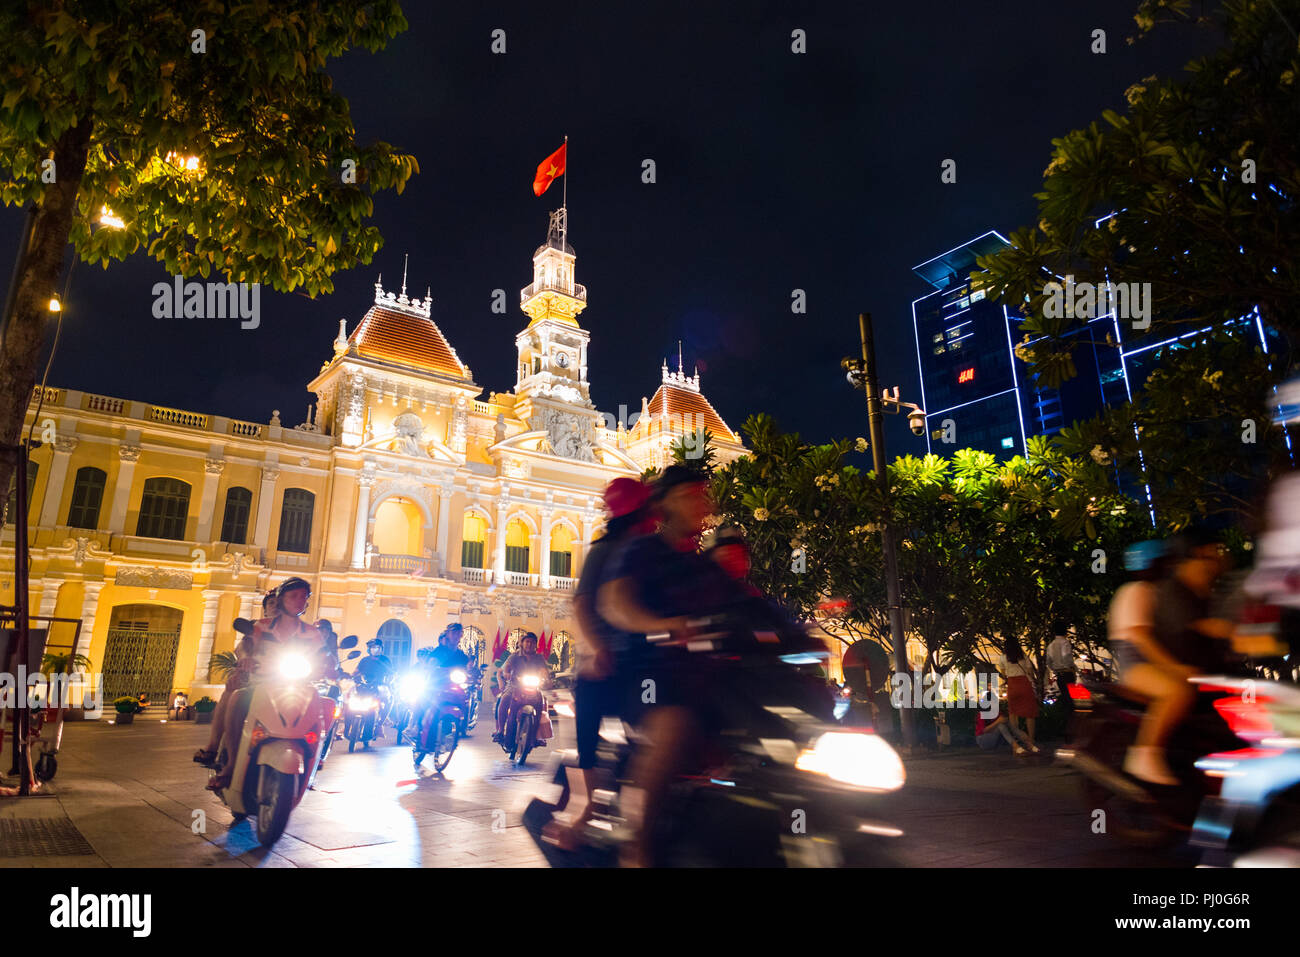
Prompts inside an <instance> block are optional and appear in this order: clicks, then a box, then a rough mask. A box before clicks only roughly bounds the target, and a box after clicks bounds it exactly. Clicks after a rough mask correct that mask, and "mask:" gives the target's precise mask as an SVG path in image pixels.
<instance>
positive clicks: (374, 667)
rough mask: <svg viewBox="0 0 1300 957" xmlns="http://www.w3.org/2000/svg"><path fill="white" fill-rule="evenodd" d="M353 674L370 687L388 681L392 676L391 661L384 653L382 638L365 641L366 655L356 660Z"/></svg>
mask: <svg viewBox="0 0 1300 957" xmlns="http://www.w3.org/2000/svg"><path fill="white" fill-rule="evenodd" d="M353 674H354V675H355V676H356V677H358V678H360V679H361V680H362V681H364V682H365V683H366V684H368V685H370V686H371V687H372V688H377V687H378V686H379V685H382V684H387V683H388V682H389V680H390V679H391V678H392V676H393V663H392V661H390V660H389V658H388V655H386V654H384V642H383V639H381V638H371V639H370V640H369V641H367V642H366V656H365V657H364V658H362V659H361V660H360V661H358V662H357V667H356V671H355V672H353Z"/></svg>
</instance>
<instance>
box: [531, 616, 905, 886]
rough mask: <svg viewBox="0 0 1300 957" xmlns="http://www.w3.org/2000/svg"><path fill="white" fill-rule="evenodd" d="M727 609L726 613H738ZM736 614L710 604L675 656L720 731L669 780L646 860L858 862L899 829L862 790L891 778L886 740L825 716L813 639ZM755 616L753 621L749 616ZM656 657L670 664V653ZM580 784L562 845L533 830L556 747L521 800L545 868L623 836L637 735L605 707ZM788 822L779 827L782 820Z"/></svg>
mask: <svg viewBox="0 0 1300 957" xmlns="http://www.w3.org/2000/svg"><path fill="white" fill-rule="evenodd" d="M737 619H738V620H737ZM751 620H752V619H751V618H750V616H749V615H739V616H734V617H733V616H723V617H722V618H721V619H719V620H714V621H712V622H710V623H709V624H708V626H707V627H709V628H710V629H712V630H710V631H709V632H708V633H705V634H701V635H698V636H697V637H695V638H692V639H691V640H690V641H689V642H688V643H686V645H685V647H684V648H683V649H682V650H681V652H680V654H679V655H678V659H677V662H678V663H677V665H676V667H679V668H682V669H688V670H689V671H691V672H693V673H694V675H695V676H696V681H697V682H698V681H699V676H703V677H704V679H705V681H704V683H703V684H697V686H698V687H708V688H713V689H717V692H716V693H713V694H710V695H708V696H707V700H705V701H702V709H707V711H708V712H709V713H710V714H711V716H712V717H711V723H712V724H714V725H715V726H716V727H717V728H720V729H725V733H721V734H711V735H709V736H708V737H707V740H706V742H705V747H704V749H703V750H704V753H703V754H701V755H700V757H699V759H698V760H697V761H696V763H694V764H693V765H692V766H691V767H689V768H687V769H686V771H685V772H684V773H682V774H680V775H679V776H678V777H677V778H676V779H675V780H674V781H673V783H672V785H671V787H670V788H669V791H668V793H667V795H666V798H665V801H666V803H665V805H664V807H663V808H662V810H661V813H660V814H659V816H658V825H657V827H656V830H655V833H654V834H652V835H651V846H652V857H653V863H654V865H655V866H660V867H681V866H728V867H773V866H775V867H798V866H827V865H839V864H863V863H871V862H873V861H874V860H875V858H876V855H877V854H878V853H879V851H880V849H881V842H882V840H884V839H888V838H893V837H898V836H901V835H902V831H901V830H899V829H898V828H896V827H893V826H891V825H890V824H888V823H887V822H885V821H883V820H880V819H879V818H877V817H876V816H875V815H874V814H873V803H874V802H877V801H878V799H879V798H880V797H881V796H883V795H886V794H888V793H890V792H896V791H898V790H899V789H900V788H902V787H903V784H904V782H905V779H906V774H905V771H904V768H903V763H902V761H901V759H900V758H899V756H898V754H897V752H895V751H894V749H893V748H892V747H891V746H890V745H889V743H888V742H887V741H885V740H884V739H883V738H882V737H880V736H879V735H877V734H875V733H874V732H873V731H872V730H871V729H870V728H848V727H845V726H843V725H840V724H837V723H836V722H835V719H834V714H833V711H834V701H833V699H832V697H831V696H830V694H829V692H827V690H826V684H825V680H824V679H823V678H820V677H818V676H817V675H816V674H814V673H812V672H811V669H812V668H814V667H815V666H816V665H818V664H819V663H822V662H824V661H825V659H826V658H827V652H826V649H825V646H824V645H822V644H821V643H820V642H817V641H815V639H812V638H810V637H809V636H807V635H806V633H804V632H803V631H802V629H799V628H797V627H794V626H786V627H782V628H781V629H778V630H767V629H766V628H764V629H762V630H756V629H755V628H754V627H753V625H752V624H750V623H749V622H750V621H751ZM760 621H761V622H762V623H763V624H766V621H765V620H763V619H760ZM667 667H673V665H671V664H670V665H669V666H667ZM601 740H602V744H601V747H600V749H599V750H598V764H597V770H596V774H597V777H598V779H599V783H597V784H596V786H595V787H594V788H593V791H592V793H591V798H590V799H591V801H592V810H593V814H592V816H591V818H590V820H589V821H588V822H587V823H586V824H585V826H584V827H583V828H582V829H581V831H580V832H579V834H578V836H577V846H576V848H575V849H574V850H565V849H561V848H560V847H558V846H556V845H555V844H553V843H552V842H551V841H549V840H547V839H546V838H545V837H544V836H543V831H544V829H545V827H546V825H547V824H548V823H549V822H551V821H552V820H553V819H554V815H555V814H556V813H557V812H558V811H560V810H562V809H563V808H564V807H565V806H566V805H567V803H568V800H569V792H570V783H569V782H570V780H571V779H572V780H574V781H575V782H576V781H577V780H579V775H580V774H581V772H579V771H577V770H576V763H577V761H576V754H575V753H573V752H566V753H565V754H564V755H563V756H562V759H561V762H560V767H559V769H558V772H557V776H556V779H555V783H556V784H559V785H560V799H559V801H558V802H556V803H549V802H546V801H543V800H542V799H540V798H538V799H534V800H533V801H532V803H531V804H529V806H528V808H527V810H525V812H524V826H525V828H526V829H527V830H528V831H529V833H530V834H531V835H532V837H533V840H534V841H535V842H536V844H537V846H538V848H539V849H540V850H541V852H542V853H543V854H544V855H545V856H546V857H547V859H548V861H549V862H550V863H551V865H552V866H553V867H566V866H567V867H573V866H595V867H607V866H612V865H614V864H616V863H617V860H618V848H619V845H620V844H621V843H622V842H623V841H624V840H626V839H627V838H628V837H629V828H628V822H627V817H626V812H625V811H624V809H623V808H622V807H621V802H622V801H623V800H624V798H623V792H622V787H623V784H624V782H625V781H626V779H627V769H628V767H629V764H630V762H631V760H632V757H633V755H634V754H635V752H636V750H637V748H638V747H639V746H640V745H641V741H642V739H640V738H639V736H638V735H637V733H636V732H635V731H634V730H633V729H632V728H630V727H629V726H628V725H626V724H624V723H623V722H621V721H617V720H615V719H612V718H607V719H606V720H605V722H604V724H603V726H602V730H601ZM792 821H795V822H798V823H799V825H800V826H799V827H797V828H796V827H792V824H791V822H792Z"/></svg>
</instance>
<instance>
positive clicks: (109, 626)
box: [0, 212, 744, 700]
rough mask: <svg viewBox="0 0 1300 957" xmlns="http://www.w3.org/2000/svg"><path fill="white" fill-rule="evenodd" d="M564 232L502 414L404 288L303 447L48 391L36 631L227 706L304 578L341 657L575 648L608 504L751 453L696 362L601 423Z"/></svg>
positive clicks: (382, 298) (200, 420)
mask: <svg viewBox="0 0 1300 957" xmlns="http://www.w3.org/2000/svg"><path fill="white" fill-rule="evenodd" d="M562 216H563V213H562V212H561V213H556V214H552V220H551V229H550V231H549V235H548V239H547V242H546V243H545V244H543V245H542V246H541V247H539V248H538V250H537V251H536V252H535V253H534V256H533V277H532V282H531V283H530V284H529V285H528V286H526V287H524V289H523V290H522V292H521V297H520V303H521V308H522V310H523V312H524V313H525V315H526V317H527V320H528V321H527V325H526V327H525V328H524V329H523V330H522V331H520V332H519V333H518V335H517V336H516V342H515V346H516V354H517V363H516V385H515V387H514V389H513V390H512V391H510V392H508V393H500V394H498V393H493V394H491V395H490V396H489V397H488V398H487V399H486V400H484V399H482V398H481V394H482V389H481V387H480V386H478V385H477V384H476V383H475V382H474V379H473V375H472V373H471V371H470V370H469V369H468V368H467V367H466V366H465V365H464V364H463V363H462V362H461V361H460V359H459V357H458V356H457V354H456V351H455V349H454V348H452V346H451V344H450V342H449V341H448V340H447V338H446V337H445V336H444V335H443V331H442V329H441V328H440V327H439V326H438V324H437V323H436V322H435V321H434V320H433V317H432V300H431V298H430V297H429V296H428V295H426V296H425V297H424V299H422V300H417V299H413V298H408V297H407V295H406V289H405V282H403V287H402V290H401V292H400V293H398V294H394V293H392V292H386V291H385V290H384V289H383V287H382V285H381V284H380V283H376V285H375V299H374V303H373V304H372V305H371V306H370V308H369V309H368V311H367V312H366V313H365V315H364V316H363V317H362V318H361V320H360V321H359V322H358V323H357V324H356V325H355V327H354V328H353V329H352V330H351V332H350V333H349V331H348V329H347V323H346V320H344V321H341V322H340V324H339V329H338V335H337V338H336V339H335V340H334V343H333V355H332V356H331V357H330V358H329V359H328V361H326V362H325V363H324V364H323V365H322V367H321V370H320V372H319V374H318V375H317V376H316V378H315V379H314V380H313V381H312V382H311V383H309V384H308V389H309V390H310V391H311V392H313V393H314V394H315V395H316V397H317V402H316V404H315V405H314V407H313V409H312V410H311V411H310V412H309V415H308V421H307V422H305V423H303V424H301V425H298V426H296V427H287V426H285V425H283V424H282V423H281V422H280V420H279V413H278V412H277V413H276V414H275V416H274V417H273V418H272V420H271V421H270V423H269V424H261V423H255V422H244V421H239V420H235V419H230V418H225V417H222V416H220V415H215V414H209V413H201V412H187V411H183V410H178V409H173V408H168V407H164V406H158V405H151V404H149V403H148V402H144V401H136V400H131V399H120V398H112V397H108V396H100V395H93V394H89V393H84V392H78V391H75V390H72V389H64V388H47V389H45V390H44V392H43V393H42V392H41V391H40V390H38V392H37V394H36V395H34V396H33V399H32V404H31V407H30V410H29V416H28V423H29V424H31V423H35V426H36V433H37V434H38V435H42V436H43V439H44V441H43V444H42V445H41V447H40V448H39V449H37V450H36V451H35V452H34V453H33V455H32V458H31V466H30V467H29V472H34V473H35V474H34V476H29V485H30V487H31V494H30V499H29V505H30V507H29V523H30V530H29V531H30V541H31V574H30V582H31V595H30V602H31V606H30V607H31V608H32V611H33V613H35V614H38V615H50V616H56V617H66V618H72V619H80V620H81V622H82V632H81V638H80V641H79V643H78V647H77V649H76V650H77V651H78V652H80V653H82V654H86V655H88V656H89V658H90V660H91V662H92V668H91V670H92V672H95V673H102V674H103V675H104V679H103V680H104V691H105V693H106V695H108V696H110V697H111V696H114V695H117V694H136V693H139V692H140V691H148V692H149V693H150V694H151V696H154V695H158V696H162V695H166V694H167V693H169V692H170V691H173V690H186V691H188V692H189V693H190V695H191V700H193V699H194V698H196V697H198V696H199V695H202V694H209V695H212V696H213V697H216V696H218V695H219V694H220V689H219V688H218V687H216V686H215V685H213V684H212V683H211V682H210V681H209V675H208V665H209V661H210V659H211V656H212V655H213V654H214V653H216V652H220V651H229V650H231V649H232V648H233V646H234V643H235V640H236V638H237V635H236V633H235V632H234V630H233V628H232V623H233V621H234V619H235V618H238V617H244V618H254V617H257V614H258V612H259V609H260V602H261V597H262V595H263V594H264V593H265V592H266V591H267V590H268V589H269V588H271V587H273V586H275V585H277V584H278V583H279V582H281V581H283V580H284V579H285V578H287V577H289V576H291V575H297V576H301V577H303V578H306V579H307V580H308V581H309V582H310V583H311V584H312V588H313V595H312V604H311V605H310V606H309V608H308V612H307V616H308V617H310V618H325V619H328V620H329V621H330V622H331V623H332V624H333V625H334V628H335V630H336V631H337V632H338V634H339V635H340V636H343V635H348V634H356V635H358V636H360V637H361V638H362V640H363V641H364V640H365V639H366V638H368V637H370V636H372V635H375V634H379V635H381V637H384V638H385V639H386V641H387V642H388V645H389V651H390V654H393V655H394V657H397V658H399V659H400V658H403V657H405V656H407V655H409V654H410V653H411V652H412V651H413V649H414V648H418V647H421V646H425V645H430V644H432V643H433V642H434V640H435V638H436V636H437V634H438V633H439V632H440V631H441V630H442V629H443V628H444V627H445V626H446V625H447V624H448V623H449V622H452V621H459V622H461V623H462V624H463V625H465V627H466V629H467V632H469V633H470V634H471V635H481V636H482V637H483V638H484V639H485V640H486V643H487V644H488V645H489V646H490V644H491V641H492V639H493V636H494V635H495V634H496V633H497V632H498V630H499V631H500V632H501V633H502V634H507V633H510V632H514V631H516V630H518V629H523V630H529V631H534V632H538V633H540V632H541V631H543V630H545V631H546V632H548V633H556V634H558V635H560V643H561V645H563V643H564V641H565V639H566V638H567V637H568V636H572V635H574V634H575V631H576V627H575V624H574V621H573V612H572V607H571V602H570V598H571V593H572V590H573V587H574V584H575V582H576V579H577V576H578V575H579V574H580V572H581V568H582V562H583V557H584V555H585V552H586V549H587V547H588V545H589V543H590V542H591V541H592V540H593V538H594V537H596V536H597V534H598V532H599V529H600V526H601V524H602V521H603V519H602V512H601V492H602V490H603V489H604V487H605V486H606V485H607V484H608V483H609V481H610V480H612V479H614V478H616V477H618V476H628V475H637V474H639V473H640V472H641V471H643V470H644V469H645V468H647V467H650V466H656V467H658V466H662V465H663V464H664V463H665V462H666V461H668V459H669V452H668V449H669V446H670V444H671V443H673V442H676V441H680V440H682V439H683V438H685V440H686V441H687V442H688V443H690V442H691V441H693V439H694V437H696V436H698V434H699V432H700V431H701V430H703V429H706V428H707V429H708V430H709V431H710V432H711V433H712V434H713V436H714V446H715V448H716V450H717V452H718V458H719V460H720V461H722V462H725V461H729V460H731V459H733V458H735V457H736V456H738V455H741V454H743V453H744V448H743V446H742V445H741V443H740V439H739V437H738V436H737V435H736V434H735V433H733V432H732V431H731V430H730V429H729V428H728V427H727V426H726V424H725V423H724V422H723V421H722V419H721V418H720V417H719V416H718V415H717V413H716V411H714V409H713V407H712V406H711V405H710V404H709V403H708V401H707V399H705V398H704V396H703V395H702V394H701V392H700V387H699V376H698V375H696V376H693V377H690V376H686V375H685V373H684V371H683V370H682V369H681V368H680V363H679V368H678V370H677V372H676V373H671V372H669V371H668V369H667V366H666V364H665V365H664V367H663V368H662V369H661V384H660V387H659V389H658V391H657V392H656V393H655V395H654V398H653V400H651V399H642V402H641V410H640V413H639V414H635V415H633V416H632V417H631V418H630V420H629V418H628V416H627V415H626V413H625V412H624V413H623V414H620V415H613V414H608V413H602V412H600V411H598V410H597V408H596V406H595V405H594V404H593V402H592V400H591V396H590V388H589V384H588V381H587V346H588V342H589V334H588V332H587V331H586V330H585V329H583V328H582V327H581V326H580V325H579V323H578V315H579V314H580V313H581V312H582V310H583V309H584V308H585V306H586V298H587V297H586V290H585V288H584V287H582V286H581V285H578V284H577V283H576V282H575V281H574V263H575V260H576V257H575V255H574V253H573V250H572V248H571V247H570V246H568V245H567V244H566V243H565V241H564V239H563V238H562V237H563V236H564V229H563V220H562ZM326 343H328V339H325V341H324V342H323V343H322V345H323V346H324V345H325V344H326ZM325 351H328V349H327V348H326V350H325ZM689 447H690V446H689V444H688V448H689ZM13 534H14V528H13V522H12V517H10V518H9V519H8V521H7V522H6V525H5V527H4V530H3V537H0V565H3V566H4V568H5V569H6V570H7V571H8V575H7V576H6V580H5V581H4V582H3V583H2V584H0V588H3V589H5V591H0V603H12V602H13V594H12V589H13V578H12V570H13V561H14V540H13ZM71 634H72V626H70V625H55V626H53V628H52V629H51V633H50V637H49V642H48V644H49V647H51V648H52V649H53V648H63V649H70V648H71V646H72V640H71Z"/></svg>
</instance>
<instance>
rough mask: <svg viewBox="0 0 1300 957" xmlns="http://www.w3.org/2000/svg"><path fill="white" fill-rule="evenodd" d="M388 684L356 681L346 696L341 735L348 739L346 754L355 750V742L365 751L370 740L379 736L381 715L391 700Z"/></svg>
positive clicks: (384, 712) (384, 713)
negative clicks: (370, 683)
mask: <svg viewBox="0 0 1300 957" xmlns="http://www.w3.org/2000/svg"><path fill="white" fill-rule="evenodd" d="M391 698H392V696H391V692H390V690H389V687H388V685H369V684H365V683H364V682H358V683H357V685H356V687H355V688H354V689H353V691H352V693H351V694H350V695H348V697H347V705H346V717H345V719H344V725H343V735H344V737H346V738H347V739H348V754H351V753H352V752H353V751H354V750H356V746H357V743H358V742H360V744H361V747H362V748H363V749H365V750H367V751H369V750H370V742H371V741H373V740H375V738H377V737H379V735H380V729H381V728H382V726H383V720H384V719H383V715H386V714H387V713H388V705H389V702H390V701H391Z"/></svg>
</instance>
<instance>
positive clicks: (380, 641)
mask: <svg viewBox="0 0 1300 957" xmlns="http://www.w3.org/2000/svg"><path fill="white" fill-rule="evenodd" d="M375 645H378V646H379V650H380V651H383V650H384V640H383V639H382V638H378V637H376V638H371V639H370V640H369V641H367V642H366V647H367V648H373V647H375Z"/></svg>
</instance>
